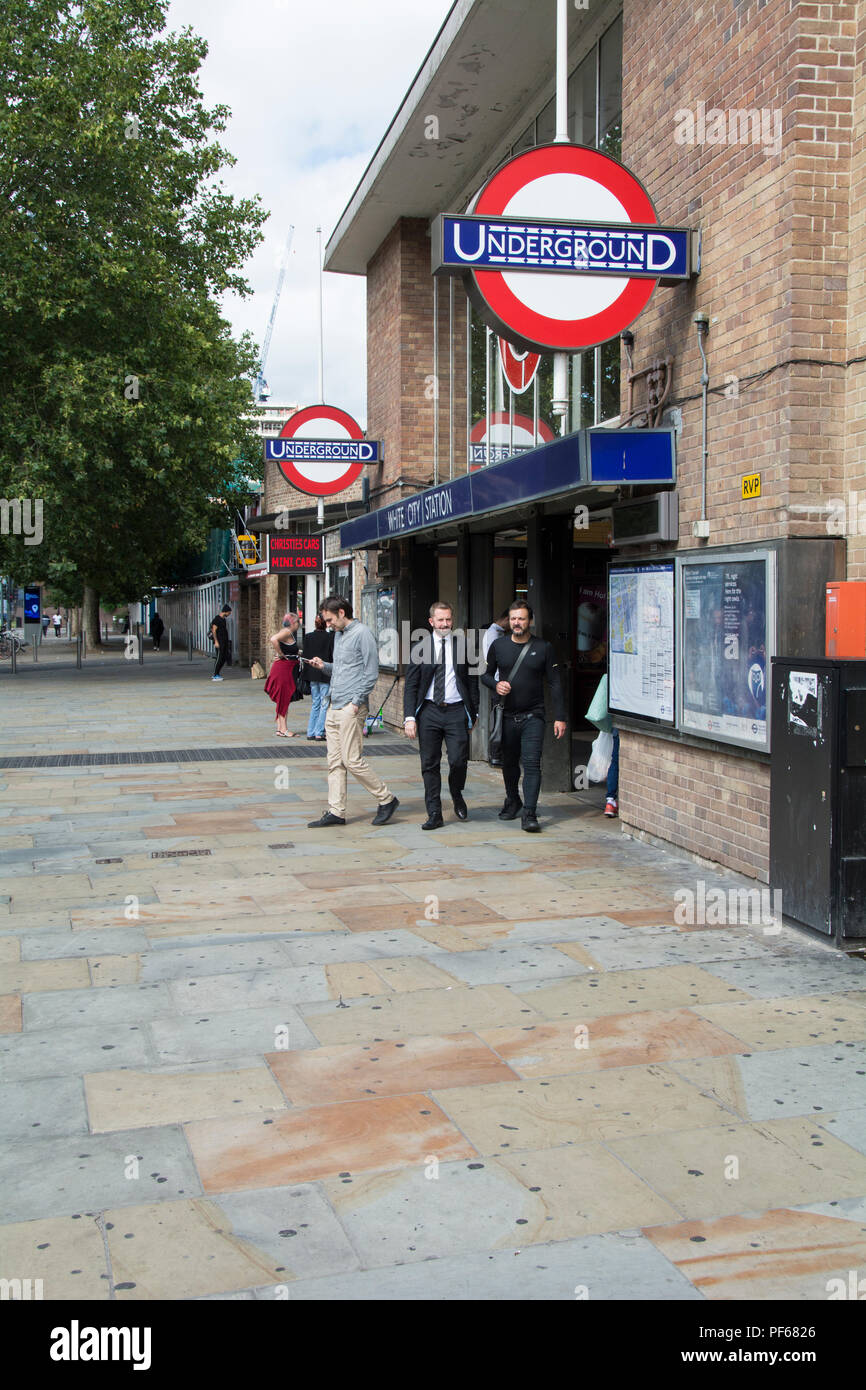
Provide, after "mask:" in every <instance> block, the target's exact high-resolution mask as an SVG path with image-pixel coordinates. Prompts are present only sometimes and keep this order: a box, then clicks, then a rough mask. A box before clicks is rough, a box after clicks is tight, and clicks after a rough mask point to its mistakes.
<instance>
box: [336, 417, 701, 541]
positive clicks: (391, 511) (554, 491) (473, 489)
mask: <svg viewBox="0 0 866 1390" xmlns="http://www.w3.org/2000/svg"><path fill="white" fill-rule="evenodd" d="M593 460H594V462H593ZM675 482H676V449H675V439H674V431H673V430H669V429H659V430H651V429H649V430H640V429H624V430H603V429H602V430H579V431H578V432H577V433H575V434H568V435H566V436H565V438H564V439H555V440H554V441H553V442H552V443H550V444H542V445H540V446H539V447H538V448H537V449H529V450H528V451H527V452H525V453H521V454H516V455H513V456H512V457H511V458H509V459H506V460H505V461H504V462H503V463H496V464H491V465H490V467H489V468H479V469H477V470H476V471H475V472H474V473H468V474H464V475H463V476H462V477H460V478H454V479H453V480H452V481H451V482H449V483H443V484H442V485H441V486H439V487H432V488H427V490H426V491H425V492H419V493H416V494H415V496H414V497H405V498H403V500H402V501H400V502H395V503H394V505H393V506H391V507H382V508H380V509H379V511H376V512H368V513H367V515H366V516H359V517H357V518H356V519H355V520H354V521H347V522H346V523H345V525H343V526H341V527H340V544H341V547H342V548H343V550H354V549H363V548H364V547H365V546H373V545H376V544H377V543H378V542H379V541H386V540H388V539H389V538H392V537H400V536H405V535H409V534H411V533H413V532H416V531H424V530H431V529H433V528H435V527H439V526H445V525H447V524H448V522H450V521H459V520H460V519H461V518H465V517H479V516H484V515H487V514H488V513H495V512H497V511H502V510H504V509H505V508H507V507H514V506H517V505H519V504H520V503H530V502H536V501H541V500H542V499H544V498H546V497H556V496H558V495H562V494H563V493H568V492H572V491H576V490H577V489H579V488H585V487H588V486H591V485H592V484H596V485H597V484H599V483H654V484H656V485H659V484H664V483H671V484H673V483H675Z"/></svg>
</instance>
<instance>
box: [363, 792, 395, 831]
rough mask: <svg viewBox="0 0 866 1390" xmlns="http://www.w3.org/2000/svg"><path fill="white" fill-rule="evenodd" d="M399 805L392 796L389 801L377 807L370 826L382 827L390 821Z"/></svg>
mask: <svg viewBox="0 0 866 1390" xmlns="http://www.w3.org/2000/svg"><path fill="white" fill-rule="evenodd" d="M399 805H400V803H399V801H398V800H397V798H396V796H392V797H391V800H390V801H386V802H385V805H384V806H380V807H379V809H378V811H377V812H376V814H375V816H374V817H373V819H372V821H371V822H370V824H371V825H384V824H385V822H386V821H389V820H390V819H391V817H392V816H393V814H394V812H395V811H396V809H397V807H398V806H399Z"/></svg>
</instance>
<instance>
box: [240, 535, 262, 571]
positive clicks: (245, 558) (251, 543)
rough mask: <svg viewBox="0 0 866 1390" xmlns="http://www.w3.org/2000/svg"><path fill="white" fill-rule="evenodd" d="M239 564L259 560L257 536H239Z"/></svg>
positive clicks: (252, 562)
mask: <svg viewBox="0 0 866 1390" xmlns="http://www.w3.org/2000/svg"><path fill="white" fill-rule="evenodd" d="M236 541H237V546H236V549H237V556H238V564H240V565H245V566H246V565H254V564H255V563H256V561H257V560H258V558H259V557H258V542H257V540H256V537H255V536H237V537H236Z"/></svg>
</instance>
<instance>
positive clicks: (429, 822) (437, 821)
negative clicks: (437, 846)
mask: <svg viewBox="0 0 866 1390" xmlns="http://www.w3.org/2000/svg"><path fill="white" fill-rule="evenodd" d="M444 824H445V822H444V820H443V819H442V816H441V814H440V815H438V816H428V817H427V819H426V820H425V822H424V824H423V825H422V826H421V829H422V830H438V829H439V828H440V826H443V825H444Z"/></svg>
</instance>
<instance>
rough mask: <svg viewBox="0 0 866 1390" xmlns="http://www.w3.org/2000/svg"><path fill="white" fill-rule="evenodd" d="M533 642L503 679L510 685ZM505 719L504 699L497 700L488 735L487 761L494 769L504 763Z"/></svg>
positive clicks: (491, 714)
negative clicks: (503, 734)
mask: <svg viewBox="0 0 866 1390" xmlns="http://www.w3.org/2000/svg"><path fill="white" fill-rule="evenodd" d="M531 642H532V638H530V639H529V642H527V643H526V644H525V646H524V648H523V651H522V652H521V653H520V655H519V657H518V658H517V660H516V661H515V663H514V665H513V666H512V668H511V670H510V671H509V672H508V675H507V676H503V677H502V679H503V680H508V682H509V684H511V683H513V681H514V677H515V676H516V675H517V672H518V671H519V670H520V663H521V661H522V660H523V658H524V657H525V656H526V653H527V652H528V651H529V648H530V645H531ZM504 717H505V703H504V697H503V699H501V700H497V702H496V704H495V705H491V707H490V730H489V733H488V735H487V761H488V762H489V763H490V764H491V765H492V766H493V767H498V766H499V764H500V763H501V762H502V723H503V720H504Z"/></svg>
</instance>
